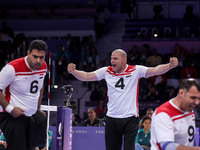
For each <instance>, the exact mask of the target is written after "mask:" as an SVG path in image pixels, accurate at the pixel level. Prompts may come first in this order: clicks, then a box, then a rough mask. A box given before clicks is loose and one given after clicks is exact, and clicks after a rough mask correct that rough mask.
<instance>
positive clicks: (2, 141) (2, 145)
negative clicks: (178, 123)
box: [0, 133, 7, 150]
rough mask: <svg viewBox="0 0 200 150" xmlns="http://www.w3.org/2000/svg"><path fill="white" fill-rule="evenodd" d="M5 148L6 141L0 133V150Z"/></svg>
mask: <svg viewBox="0 0 200 150" xmlns="http://www.w3.org/2000/svg"><path fill="white" fill-rule="evenodd" d="M6 148H7V143H6V139H5V136H4V135H3V133H1V135H0V150H6Z"/></svg>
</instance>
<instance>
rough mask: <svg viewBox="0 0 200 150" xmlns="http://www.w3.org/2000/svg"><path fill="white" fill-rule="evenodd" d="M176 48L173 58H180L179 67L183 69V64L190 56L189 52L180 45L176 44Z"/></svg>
mask: <svg viewBox="0 0 200 150" xmlns="http://www.w3.org/2000/svg"><path fill="white" fill-rule="evenodd" d="M174 48H175V49H174V51H173V56H174V57H177V58H178V60H179V66H180V67H182V66H183V62H184V60H185V58H186V57H187V55H188V52H187V50H186V49H185V48H184V47H182V46H181V45H180V44H179V43H175V44H174Z"/></svg>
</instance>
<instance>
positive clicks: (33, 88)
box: [30, 80, 38, 94]
mask: <svg viewBox="0 0 200 150" xmlns="http://www.w3.org/2000/svg"><path fill="white" fill-rule="evenodd" d="M37 91H38V81H37V80H34V81H33V82H32V83H31V87H30V93H32V94H35V93H37Z"/></svg>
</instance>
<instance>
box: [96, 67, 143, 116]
mask: <svg viewBox="0 0 200 150" xmlns="http://www.w3.org/2000/svg"><path fill="white" fill-rule="evenodd" d="M146 70H147V67H144V66H140V65H135V66H131V65H127V67H126V69H125V70H124V71H123V72H122V73H118V74H117V73H115V72H114V71H113V68H112V67H111V66H109V67H103V68H100V69H98V70H96V71H95V73H96V76H97V78H98V79H99V80H101V79H105V80H106V82H107V87H108V104H107V106H108V111H107V116H109V117H113V118H127V117H132V116H135V117H137V116H139V115H138V111H139V110H138V95H139V79H140V78H141V77H145V74H146Z"/></svg>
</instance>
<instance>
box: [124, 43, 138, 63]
mask: <svg viewBox="0 0 200 150" xmlns="http://www.w3.org/2000/svg"><path fill="white" fill-rule="evenodd" d="M139 57H140V55H139V52H138V47H137V45H133V46H132V48H131V50H130V51H129V52H128V55H127V62H128V64H130V65H136V64H137V62H138V60H139Z"/></svg>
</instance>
